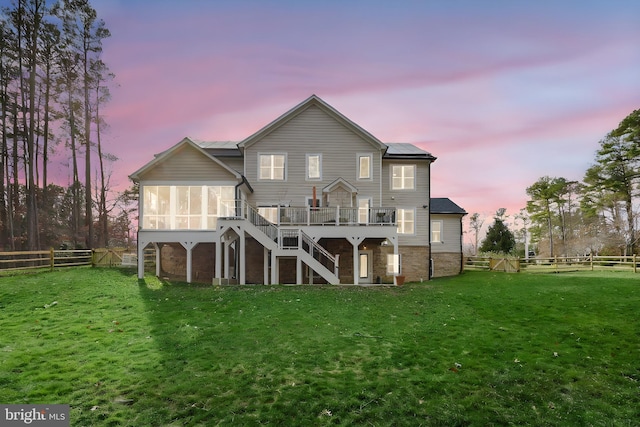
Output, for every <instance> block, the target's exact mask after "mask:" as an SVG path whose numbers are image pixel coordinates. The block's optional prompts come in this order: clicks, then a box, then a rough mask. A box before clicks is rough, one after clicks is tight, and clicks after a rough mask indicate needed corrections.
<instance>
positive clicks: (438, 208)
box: [429, 197, 467, 216]
mask: <svg viewBox="0 0 640 427" xmlns="http://www.w3.org/2000/svg"><path fill="white" fill-rule="evenodd" d="M430 201H431V203H430V205H429V212H430V213H432V214H458V215H463V216H464V215H466V214H467V212H466V211H465V210H464V209H462V208H461V207H460V206H458V205H456V204H455V203H453V202H452V201H451V199H449V198H447V197H434V198H432V199H430Z"/></svg>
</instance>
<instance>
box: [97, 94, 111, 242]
mask: <svg viewBox="0 0 640 427" xmlns="http://www.w3.org/2000/svg"><path fill="white" fill-rule="evenodd" d="M95 121H96V142H97V143H98V159H99V160H100V199H99V202H98V218H99V224H100V231H99V236H100V245H101V247H105V248H106V247H109V227H108V221H107V189H106V183H105V178H104V159H103V157H102V140H101V135H100V85H96V116H95Z"/></svg>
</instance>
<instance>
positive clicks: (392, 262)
mask: <svg viewBox="0 0 640 427" xmlns="http://www.w3.org/2000/svg"><path fill="white" fill-rule="evenodd" d="M387 274H400V254H387Z"/></svg>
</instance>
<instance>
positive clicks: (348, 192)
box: [130, 95, 464, 284]
mask: <svg viewBox="0 0 640 427" xmlns="http://www.w3.org/2000/svg"><path fill="white" fill-rule="evenodd" d="M435 160H436V158H435V157H434V156H432V155H431V154H430V153H428V152H426V151H424V150H422V149H420V148H419V147H416V146H414V145H411V144H404V143H393V144H392V143H383V142H382V141H380V140H379V139H378V138H376V137H375V136H373V135H372V134H370V133H369V132H367V131H366V130H364V129H363V128H361V127H360V126H358V125H357V124H355V123H354V122H352V121H351V120H349V119H348V118H347V117H345V116H344V115H343V114H341V113H340V112H339V111H337V110H336V109H334V108H333V107H332V106H330V105H329V104H327V103H326V102H325V101H323V100H322V99H320V98H319V97H317V96H316V95H312V96H311V97H309V98H308V99H306V100H305V101H303V102H302V103H300V104H298V105H297V106H295V107H293V108H292V109H291V110H289V111H287V112H286V113H284V114H283V115H282V116H280V117H278V118H277V119H275V120H274V121H273V122H271V123H269V124H268V125H266V126H265V127H263V128H262V129H260V130H258V131H257V132H256V133H254V134H253V135H250V136H249V137H247V138H246V139H244V140H243V141H240V142H228V141H214V142H206V141H199V140H195V139H192V138H184V139H183V140H182V141H180V142H179V143H178V144H176V145H174V146H173V147H171V148H169V149H168V150H166V151H164V152H162V153H160V154H157V155H156V156H155V158H154V159H153V160H152V161H150V162H149V163H147V164H146V165H144V166H143V167H142V168H140V169H139V170H137V171H136V172H134V173H133V174H132V175H131V176H130V177H131V179H132V180H133V181H135V182H138V183H139V184H140V185H139V186H140V197H139V218H140V219H139V230H138V276H139V277H140V278H143V277H144V257H143V253H144V249H145V248H147V247H149V246H152V247H153V248H155V253H156V261H157V262H156V274H157V275H158V276H160V275H176V276H179V277H186V281H187V282H191V281H193V280H196V281H210V280H213V282H214V283H241V284H246V283H262V284H273V283H295V284H303V283H309V284H314V283H332V284H338V283H350V284H365V283H393V282H394V279H395V277H396V276H398V275H402V276H405V278H406V280H407V281H413V280H428V278H429V277H430V271H431V259H432V258H433V256H434V255H435V256H436V258H435V261H436V268H435V270H434V272H435V273H436V274H456V273H458V272H459V270H457V269H451V268H449V267H447V268H444V266H445V264H446V265H450V264H451V265H452V264H455V263H457V262H458V260H461V259H462V255H461V254H462V250H461V247H458V246H456V245H452V244H450V243H452V242H453V241H454V240H455V239H458V240H459V239H460V235H461V230H460V229H459V228H456V227H455V226H454V223H455V221H456V219H458V220H459V218H461V215H463V214H464V211H463V210H462V209H460V208H459V207H457V205H455V204H453V202H450V201H449V202H450V203H447V204H444V203H443V202H440V200H441V199H435V200H436V206H435V207H437V208H438V209H436V210H433V209H431V207H432V206H431V205H432V203H433V202H431V200H430V192H431V189H430V173H431V164H432V163H433V162H434V161H435ZM446 200H448V199H446ZM441 207H442V208H449V207H454V208H455V209H451V212H450V211H449V209H444V211H443V210H442V209H440V208H441ZM431 216H433V217H434V219H435V220H436V224H437V225H436V226H437V227H440V236H444V237H445V240H442V239H439V240H438V241H437V243H436V247H437V251H432V245H431V244H430V236H432V235H433V234H434V233H435V230H432V229H431V220H430V217H431ZM450 233H452V234H451V235H450ZM456 233H457V236H455V235H454V234H456ZM450 239H451V240H450ZM458 250H459V253H458V252H456V251H458ZM449 256H452V257H453V260H447V257H449ZM441 266H442V268H441Z"/></svg>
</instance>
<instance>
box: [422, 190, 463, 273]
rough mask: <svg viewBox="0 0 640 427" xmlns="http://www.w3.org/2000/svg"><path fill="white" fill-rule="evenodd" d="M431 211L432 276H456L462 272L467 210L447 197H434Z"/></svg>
mask: <svg viewBox="0 0 640 427" xmlns="http://www.w3.org/2000/svg"><path fill="white" fill-rule="evenodd" d="M429 211H430V213H431V273H432V276H433V277H442V276H454V275H456V274H460V273H462V270H463V268H464V260H463V258H462V245H463V242H462V218H463V217H464V216H465V215H466V214H467V212H465V210H464V209H462V208H461V207H460V206H458V205H456V204H455V203H453V202H452V201H451V200H450V199H448V198H446V197H442V198H432V199H431V204H430V208H429Z"/></svg>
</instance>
